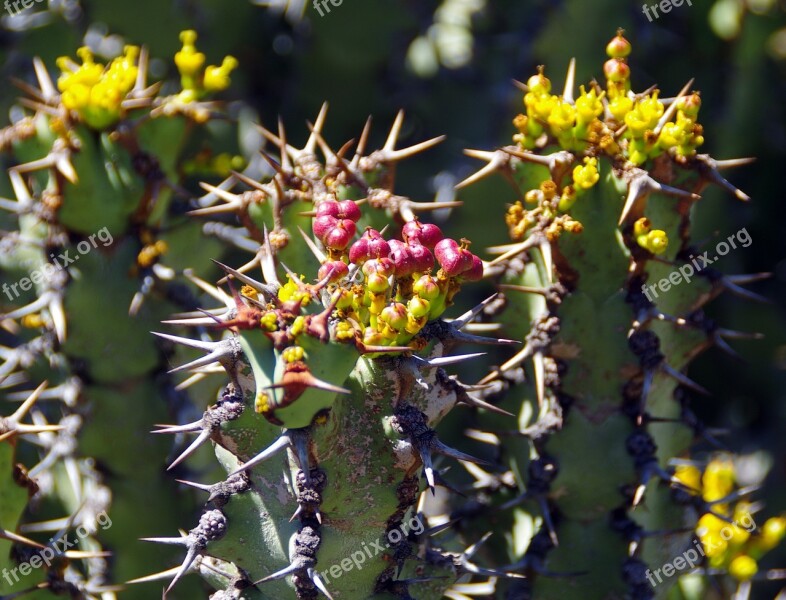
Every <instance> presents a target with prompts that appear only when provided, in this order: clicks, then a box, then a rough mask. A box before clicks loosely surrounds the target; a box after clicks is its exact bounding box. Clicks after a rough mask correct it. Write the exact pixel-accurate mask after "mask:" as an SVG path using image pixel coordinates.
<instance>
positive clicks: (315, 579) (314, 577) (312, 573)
mask: <svg viewBox="0 0 786 600" xmlns="http://www.w3.org/2000/svg"><path fill="white" fill-rule="evenodd" d="M306 573H308V578H309V579H310V580H311V583H313V584H314V586H315V587H316V588H317V589H318V590H319V591H320V592H322V593H323V594H324V595H325V596H327V597H328V598H329V599H330V600H333V596H331V595H330V592H328V589H327V588H326V587H325V583H324V582H323V581H322V579H321V578H320V576H319V574H318V573H317V572H316V570H314V569H313V568H312V569H307V570H306Z"/></svg>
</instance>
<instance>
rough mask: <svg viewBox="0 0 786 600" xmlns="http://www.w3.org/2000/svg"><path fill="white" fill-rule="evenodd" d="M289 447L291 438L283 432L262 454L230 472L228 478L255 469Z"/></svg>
mask: <svg viewBox="0 0 786 600" xmlns="http://www.w3.org/2000/svg"><path fill="white" fill-rule="evenodd" d="M291 445H292V438H291V437H290V436H289V432H288V431H285V432H284V433H282V434H281V435H280V436H279V437H278V438H276V440H275V441H274V442H273V443H272V444H270V446H268V447H267V448H265V449H264V450H262V452H260V453H259V454H257V455H256V456H254V457H253V458H251V459H250V460H248V461H246V462H244V463H243V464H242V465H240V466H239V467H238V468H237V469H235V470H234V471H232V472H231V473H230V474H229V477H232V476H234V475H237V474H239V473H242V472H243V471H248V470H249V469H251V468H253V467H255V466H256V465H258V464H259V463H261V462H264V461H266V460H267V459H268V458H270V457H272V456H274V455H275V454H277V453H278V452H280V451H281V450H283V449H284V448H288V447H289V446H291Z"/></svg>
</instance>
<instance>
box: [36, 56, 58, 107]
mask: <svg viewBox="0 0 786 600" xmlns="http://www.w3.org/2000/svg"><path fill="white" fill-rule="evenodd" d="M33 68H34V69H35V76H36V79H38V87H40V88H41V96H42V97H43V98H44V100H46V101H47V102H49V101H50V100H52V99H54V98H55V97H56V96H57V95H58V93H57V89H56V88H55V84H54V83H52V78H51V77H49V72H48V71H47V70H46V65H44V61H43V60H41V59H40V58H38V57H37V56H36V57H35V58H33Z"/></svg>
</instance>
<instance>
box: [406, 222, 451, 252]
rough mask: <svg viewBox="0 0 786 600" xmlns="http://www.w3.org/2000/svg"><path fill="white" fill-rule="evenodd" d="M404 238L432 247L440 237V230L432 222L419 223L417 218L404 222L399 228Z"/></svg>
mask: <svg viewBox="0 0 786 600" xmlns="http://www.w3.org/2000/svg"><path fill="white" fill-rule="evenodd" d="M401 235H402V236H403V238H404V240H406V241H407V242H409V243H410V244H411V243H413V242H414V243H419V244H422V245H424V246H425V247H426V248H433V247H434V246H435V245H436V244H437V242H439V241H440V240H441V239H442V231H441V230H440V228H439V227H437V226H436V225H434V224H433V223H421V222H420V221H418V220H417V219H415V220H414V221H409V222H407V223H405V224H404V227H403V228H402V229H401Z"/></svg>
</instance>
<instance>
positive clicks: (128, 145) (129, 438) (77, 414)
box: [0, 31, 234, 597]
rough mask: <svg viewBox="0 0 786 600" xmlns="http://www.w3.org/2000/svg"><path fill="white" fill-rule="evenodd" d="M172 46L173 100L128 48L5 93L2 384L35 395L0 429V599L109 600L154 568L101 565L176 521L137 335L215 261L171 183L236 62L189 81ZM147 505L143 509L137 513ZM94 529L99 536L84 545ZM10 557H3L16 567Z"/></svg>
mask: <svg viewBox="0 0 786 600" xmlns="http://www.w3.org/2000/svg"><path fill="white" fill-rule="evenodd" d="M182 41H183V49H182V50H181V51H180V52H179V53H178V54H177V55H176V57H175V63H176V65H177V67H178V68H179V70H180V72H181V75H182V88H183V89H182V90H181V91H180V92H179V93H174V94H171V95H162V94H160V93H159V91H160V88H161V83H160V82H157V83H153V84H151V85H149V84H148V81H147V71H148V61H149V59H148V54H147V51H146V50H145V49H144V48H139V47H136V46H126V47H125V49H124V51H123V53H122V54H121V55H120V56H118V57H116V58H114V59H112V60H111V61H109V62H108V63H107V64H103V63H101V62H99V61H98V60H97V59H96V58H95V57H94V56H93V53H92V52H91V51H90V50H89V49H88V48H87V47H83V48H81V49H80V50H79V51H78V55H79V57H80V63H77V62H75V61H74V60H72V59H71V58H69V57H62V58H60V59H59V60H58V61H57V62H58V66H59V68H60V72H61V73H60V76H59V77H58V78H57V82H56V83H55V82H54V81H52V79H51V77H50V75H49V73H48V71H47V68H46V66H45V65H44V63H43V62H42V61H41V60H39V59H36V60H35V61H34V67H35V73H36V76H37V86H34V85H31V84H29V83H24V82H20V83H19V86H20V87H21V89H22V91H23V92H24V94H25V97H24V98H23V99H22V100H21V101H20V105H21V106H22V107H24V108H25V109H27V110H25V111H24V112H23V111H22V109H21V108H20V109H19V110H18V111H17V112H15V113H14V114H15V115H16V116H17V119H18V120H17V121H16V122H14V123H13V124H11V125H10V126H8V127H7V128H6V129H5V130H4V131H3V139H4V140H6V143H5V144H4V148H3V149H4V151H6V152H7V153H9V155H10V157H11V158H12V161H13V162H14V164H13V166H11V168H10V169H9V175H10V180H11V184H12V188H13V192H14V194H15V198H14V200H3V201H2V207H3V208H4V209H5V210H6V211H9V212H8V215H10V216H9V217H6V216H4V217H3V218H4V222H5V221H8V222H9V229H10V232H9V233H8V234H7V235H4V238H3V241H2V244H3V253H2V259H1V260H0V262H1V263H2V267H3V284H2V290H3V297H2V300H0V302H2V307H1V310H2V315H0V316H1V317H2V322H3V326H4V330H5V331H4V344H6V345H4V346H3V352H2V357H3V364H2V367H0V381H2V384H3V386H4V387H6V388H11V389H13V388H14V387H17V386H19V384H20V383H22V382H24V381H25V379H29V380H31V381H33V382H36V383H37V382H41V381H46V382H48V385H47V384H42V386H41V387H38V388H37V389H36V391H35V392H33V393H32V394H29V392H26V391H14V392H12V393H10V394H9V395H8V397H9V399H11V400H23V403H22V405H21V406H20V407H19V408H18V409H17V410H16V411H15V412H13V414H12V415H11V416H10V417H7V418H5V419H4V420H3V421H2V429H0V435H1V436H2V443H1V444H0V446H2V452H3V456H4V458H3V461H2V464H3V468H2V477H3V478H4V483H3V494H4V497H3V502H2V507H3V511H4V512H3V517H2V522H1V523H0V527H2V536H3V547H2V548H0V568H2V569H3V571H2V572H3V573H6V572H14V573H15V575H14V576H13V577H8V578H3V580H2V581H0V594H3V595H5V594H11V593H12V592H14V593H16V592H21V591H22V590H23V589H34V588H35V586H36V585H39V586H41V585H43V587H48V588H49V589H50V590H52V591H54V592H57V593H64V592H68V593H71V594H83V595H85V596H89V597H95V596H97V595H100V594H101V593H111V591H112V589H113V588H112V587H111V585H112V584H114V583H117V582H118V581H123V580H125V579H131V578H132V577H135V576H138V575H142V574H143V573H145V572H149V570H150V569H152V568H153V565H156V564H158V563H159V562H160V561H161V560H164V559H165V558H166V556H168V554H167V553H166V552H164V553H158V552H151V553H143V552H136V553H134V552H131V551H129V552H120V553H118V555H117V557H116V558H115V559H113V565H112V567H111V569H112V572H111V573H110V565H109V562H108V561H107V559H106V557H107V556H108V555H109V554H108V552H106V551H105V549H106V548H107V547H116V546H122V545H123V544H128V543H129V541H130V540H134V539H135V538H138V537H139V536H140V531H144V532H146V533H154V532H155V531H157V530H158V529H160V528H161V527H163V526H164V524H165V523H168V522H171V521H172V519H176V518H177V516H178V515H180V514H185V513H186V512H187V507H188V504H189V501H188V498H187V497H185V496H183V495H182V494H178V490H177V487H176V485H174V482H172V483H171V484H170V483H168V482H167V481H165V480H164V481H160V482H158V480H159V479H162V476H161V472H160V471H161V469H160V466H159V465H160V462H161V453H162V452H165V451H166V446H165V444H163V443H159V444H155V443H151V442H145V443H140V434H141V433H142V432H145V431H146V430H149V428H150V423H151V422H161V421H166V420H169V419H170V418H171V415H172V414H177V412H179V411H182V410H184V409H186V410H187V409H188V406H189V405H188V402H187V401H186V399H185V398H184V397H183V396H182V394H181V393H180V392H179V391H178V390H177V388H176V384H177V382H176V381H174V380H173V379H171V378H170V377H168V376H166V374H165V371H166V368H167V364H168V356H167V354H166V352H165V349H164V348H162V347H158V346H157V345H156V343H155V342H154V341H152V340H151V338H150V336H149V334H147V332H146V330H149V329H152V328H154V327H155V324H156V323H157V322H158V321H159V320H160V319H161V318H163V317H164V316H165V315H167V314H168V313H170V312H171V311H172V310H175V309H176V307H178V306H184V307H186V308H191V307H192V306H193V304H195V300H193V295H192V294H191V292H190V291H189V290H188V289H187V288H186V287H185V285H184V284H183V281H185V277H183V270H184V267H186V266H187V261H188V260H190V258H193V257H196V256H199V255H200V254H203V255H204V256H205V257H207V256H217V253H218V252H220V248H221V247H220V244H218V243H217V242H215V241H210V240H208V241H206V242H203V243H201V244H200V246H199V247H200V250H197V251H195V250H194V244H195V242H196V240H198V239H199V237H200V236H201V231H200V224H199V223H196V222H193V221H192V220H189V219H188V217H186V216H184V215H183V214H182V213H183V212H184V211H183V205H184V204H185V199H184V198H182V194H183V190H182V187H181V186H180V181H181V179H182V174H181V171H180V168H181V161H183V155H184V154H185V155H186V156H185V158H188V159H190V158H191V156H190V152H191V150H190V149H189V148H188V146H187V142H188V140H189V139H190V137H191V134H192V132H193V131H194V130H195V129H196V128H198V127H200V126H201V125H203V124H204V123H205V122H206V121H207V119H208V118H209V117H211V115H214V114H218V113H217V112H216V111H217V109H218V108H219V106H218V105H217V104H214V103H208V102H205V101H204V98H205V95H206V94H207V93H208V92H213V91H219V90H221V89H224V88H225V87H226V86H227V85H228V79H227V77H228V74H229V71H231V70H232V68H233V66H234V65H233V60H234V59H231V58H228V59H225V60H224V62H223V63H222V65H220V66H207V67H205V66H204V65H203V63H204V62H205V57H204V55H202V54H201V53H199V52H198V51H197V50H196V49H195V47H194V42H195V34H194V33H193V32H190V31H187V32H184V33H183V35H182ZM177 196H180V197H179V198H178V197H177ZM28 395H29V398H28V397H27V396H28ZM28 415H29V416H30V418H31V419H32V423H27V422H26V421H25V418H26V417H27V416H28ZM19 440H23V441H25V440H30V441H31V442H33V444H35V445H34V446H25V445H21V446H20V445H19V444H18V441H19ZM36 448H37V450H36ZM25 465H27V467H25ZM29 501H30V502H29ZM146 502H152V503H153V505H155V506H158V509H157V510H155V511H142V512H141V513H140V511H139V507H140V506H142V505H144V504H145V503H146ZM25 511H27V514H24V513H25ZM110 514H111V517H110V516H109V515H110ZM97 515H104V516H106V517H107V519H108V522H111V528H110V527H97V526H96V516H97ZM36 520H37V521H41V522H40V523H36V522H30V521H36ZM81 527H86V528H87V529H85V530H80V528H81ZM79 531H89V533H90V535H82V536H77V535H76V533H77V532H79ZM41 533H50V534H52V539H54V540H55V542H54V544H55V546H51V544H52V540H50V542H49V544H50V546H51V547H54V548H57V546H56V544H57V541H58V540H59V539H60V538H61V537H63V536H65V538H64V539H67V538H68V536H70V541H71V543H73V544H76V546H77V549H72V550H68V551H67V552H65V554H63V553H62V552H61V551H60V550H59V549H58V550H57V554H58V556H57V559H56V560H54V561H47V563H46V565H45V568H43V569H42V568H40V567H41V564H40V562H41V561H40V560H39V558H40V557H39V556H38V554H39V553H41V552H45V550H42V548H43V546H41V543H44V544H45V545H46V544H47V542H46V540H45V539H44V540H43V541H41V542H39V541H38V538H39V537H40V534H41ZM142 535H144V534H142ZM31 537H32V538H33V539H30V538H31ZM9 542H14V543H16V544H17V546H16V547H15V548H16V550H15V553H16V559H15V560H14V559H13V558H12V556H11V554H10V553H9V551H8V550H9ZM140 545H141V544H140ZM50 546H47V550H46V551H51V547H50ZM69 559H77V560H76V562H73V561H71V562H70V561H69ZM80 560H83V561H84V564H82V565H80V563H79V561H80ZM36 562H37V563H38V564H37V565H36V564H35V563H36ZM31 565H32V566H33V567H35V568H22V569H21V571H20V567H30V566H31ZM25 571H26V572H25ZM20 572H21V574H22V575H23V576H24V577H22V578H21V579H20V578H19V577H18V574H19V573H20Z"/></svg>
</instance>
